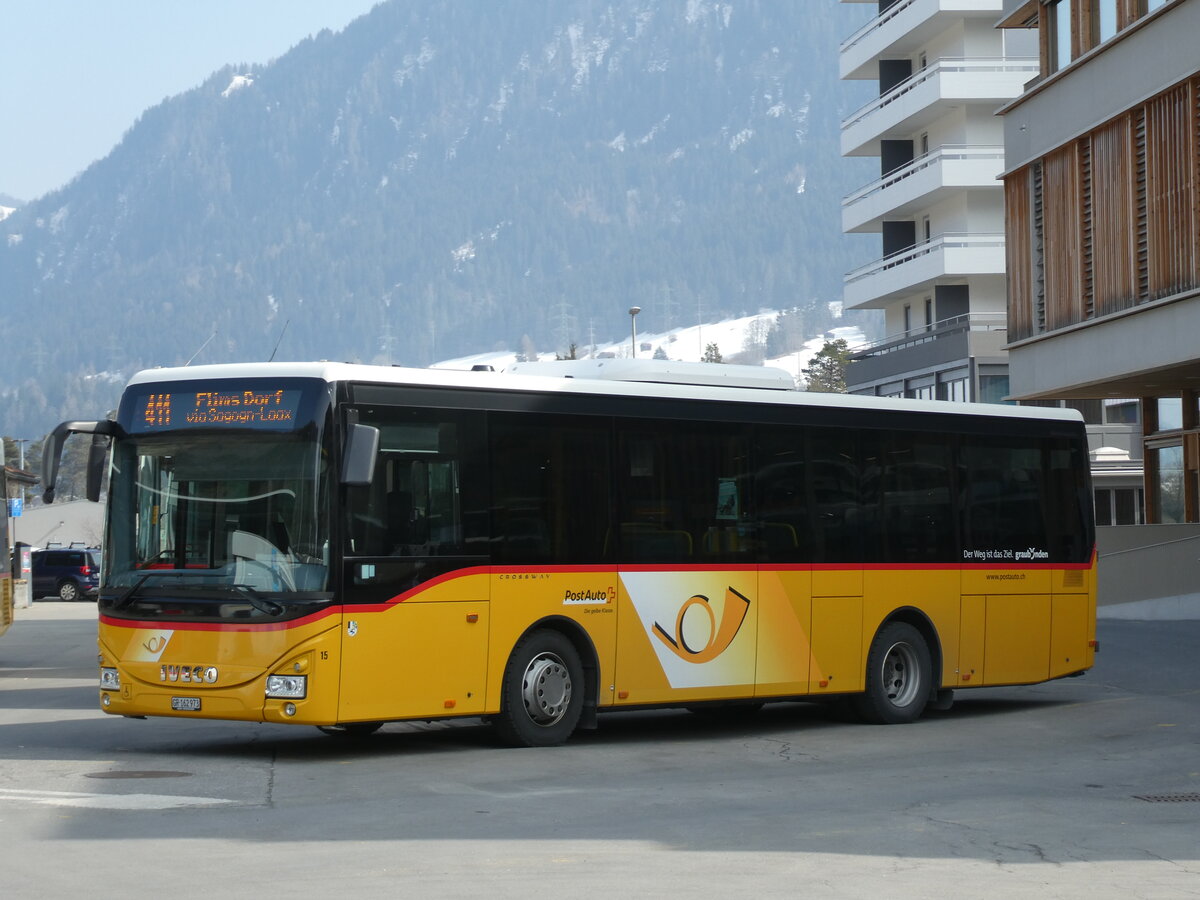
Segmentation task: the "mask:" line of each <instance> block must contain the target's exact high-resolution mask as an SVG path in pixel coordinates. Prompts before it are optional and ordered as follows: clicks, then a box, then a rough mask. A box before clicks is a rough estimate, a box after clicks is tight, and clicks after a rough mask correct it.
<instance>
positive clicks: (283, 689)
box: [267, 675, 308, 700]
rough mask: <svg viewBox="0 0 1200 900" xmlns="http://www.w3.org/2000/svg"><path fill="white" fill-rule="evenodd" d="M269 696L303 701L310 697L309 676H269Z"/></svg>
mask: <svg viewBox="0 0 1200 900" xmlns="http://www.w3.org/2000/svg"><path fill="white" fill-rule="evenodd" d="M267 696H268V697H286V698H288V699H290V700H303V699H304V698H305V697H306V696H308V676H307V675H268V676H267Z"/></svg>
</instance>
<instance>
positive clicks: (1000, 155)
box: [842, 144, 1004, 208]
mask: <svg viewBox="0 0 1200 900" xmlns="http://www.w3.org/2000/svg"><path fill="white" fill-rule="evenodd" d="M989 159H991V160H999V161H1000V162H1001V163H1003V161H1004V147H1002V146H995V147H966V146H953V145H949V144H948V145H946V146H944V147H939V148H937V149H936V150H930V151H929V152H928V153H925V154H923V155H921V156H918V157H917V158H916V159H914V160H913V161H912V162H910V163H909V164H908V165H906V166H903V167H902V168H899V169H896V171H894V172H890V173H888V174H887V175H885V176H883V178H880V179H879V180H878V181H873V182H871V183H870V184H868V185H865V186H864V187H861V188H859V189H858V190H857V191H854V192H853V193H851V194H847V195H846V196H845V197H844V198H842V207H843V208H847V207H850V206H853V205H854V204H855V203H858V202H859V201H862V200H866V199H867V198H868V197H871V196H873V195H875V194H878V193H879V192H880V191H886V190H887V189H888V188H890V187H892V186H894V185H897V184H899V183H900V182H902V181H904V180H905V179H906V178H911V177H912V176H913V175H916V174H917V173H918V172H923V171H924V170H926V169H928V168H930V167H932V166H936V165H939V164H941V163H943V162H959V161H961V162H979V161H981V160H989Z"/></svg>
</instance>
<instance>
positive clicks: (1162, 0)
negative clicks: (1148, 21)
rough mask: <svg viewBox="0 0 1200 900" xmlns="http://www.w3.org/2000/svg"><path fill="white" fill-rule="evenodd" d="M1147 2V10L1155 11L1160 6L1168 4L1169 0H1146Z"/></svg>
mask: <svg viewBox="0 0 1200 900" xmlns="http://www.w3.org/2000/svg"><path fill="white" fill-rule="evenodd" d="M1145 2H1146V12H1154V10H1156V9H1158V8H1159V7H1160V6H1166V5H1167V0H1145Z"/></svg>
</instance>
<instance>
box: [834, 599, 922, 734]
mask: <svg viewBox="0 0 1200 900" xmlns="http://www.w3.org/2000/svg"><path fill="white" fill-rule="evenodd" d="M932 687H933V663H932V662H931V659H930V655H929V646H928V645H927V644H926V643H925V638H924V637H922V636H921V632H919V631H917V629H916V628H914V627H913V626H911V625H909V624H908V623H907V622H890V623H888V624H887V625H885V626H883V627H882V628H881V629H879V631H878V632H877V633H876V634H875V639H874V640H873V641H871V649H870V651H869V652H868V653H867V677H866V683H865V690H864V691H863V692H862V693H861V694H859V695H857V696H855V698H854V700H853V703H854V708H855V710H856V711H857V712H858V714H859V716H861V717H862V719H863V721H865V722H870V723H873V724H877V725H901V724H905V723H907V722H915V721H916V720H917V719H918V718H920V716H921V713H922V712H924V710H925V704H926V703H927V702H928V700H929V694H930V691H931V690H932Z"/></svg>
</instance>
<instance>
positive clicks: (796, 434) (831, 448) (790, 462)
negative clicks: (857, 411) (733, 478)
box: [752, 426, 862, 563]
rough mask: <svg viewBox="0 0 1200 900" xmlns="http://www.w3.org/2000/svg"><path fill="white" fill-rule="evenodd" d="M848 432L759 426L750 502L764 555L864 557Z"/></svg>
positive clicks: (782, 559) (854, 452) (773, 558)
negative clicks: (751, 501) (752, 491)
mask: <svg viewBox="0 0 1200 900" xmlns="http://www.w3.org/2000/svg"><path fill="white" fill-rule="evenodd" d="M859 480H860V478H859V466H858V447H857V439H856V437H855V434H854V432H851V431H846V430H835V429H830V428H800V427H789V426H785V427H779V428H769V427H764V428H761V429H759V431H758V440H757V443H756V448H755V472H754V503H753V504H752V510H753V513H754V522H755V526H756V528H757V531H758V534H759V539H760V543H761V546H762V558H763V559H764V560H766V561H768V562H776V563H786V562H815V563H823V562H852V561H859V560H861V558H862V541H861V536H862V531H861V524H862V521H861V510H860V506H859Z"/></svg>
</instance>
